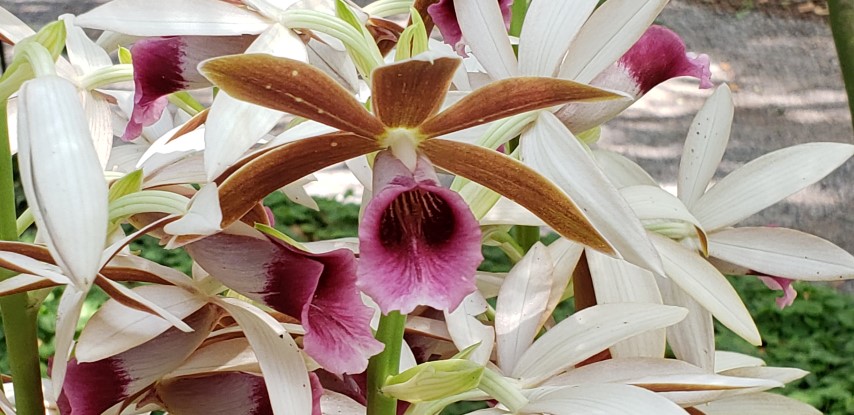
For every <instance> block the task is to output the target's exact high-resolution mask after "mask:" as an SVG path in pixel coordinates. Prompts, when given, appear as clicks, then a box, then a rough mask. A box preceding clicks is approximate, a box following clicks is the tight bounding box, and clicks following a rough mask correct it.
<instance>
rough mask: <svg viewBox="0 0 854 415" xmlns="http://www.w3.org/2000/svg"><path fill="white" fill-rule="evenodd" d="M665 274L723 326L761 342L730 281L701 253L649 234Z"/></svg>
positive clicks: (753, 340)
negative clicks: (702, 256) (701, 255)
mask: <svg viewBox="0 0 854 415" xmlns="http://www.w3.org/2000/svg"><path fill="white" fill-rule="evenodd" d="M650 238H651V239H652V242H653V243H654V244H655V247H656V248H658V252H659V253H660V254H661V260H662V262H663V263H664V271H665V274H666V275H667V276H668V277H669V278H670V279H671V280H672V281H673V282H675V283H676V284H677V285H679V287H681V288H682V289H683V290H685V292H687V293H688V294H689V295H690V296H691V297H693V298H694V299H695V300H697V302H698V303H700V304H702V305H703V307H705V308H706V309H707V310H709V312H711V313H712V315H713V316H715V318H717V319H718V321H720V322H721V323H722V324H723V325H724V326H726V327H727V328H729V329H730V330H732V331H733V332H735V334H737V335H739V336H740V337H741V338H743V339H744V340H747V341H748V342H750V344H753V345H756V346H758V345H760V344H762V339H761V338H760V336H759V330H758V329H757V328H756V324H755V323H754V322H753V318H752V317H751V316H750V313H749V312H748V311H747V308H746V307H745V306H744V303H743V302H742V301H741V298H740V297H739V296H738V293H737V292H736V291H735V289H734V288H732V285H730V283H729V281H727V279H726V277H724V276H723V275H722V274H721V273H720V272H719V271H718V270H717V269H715V267H714V266H712V265H711V264H709V263H708V262H707V261H705V260H704V259H703V258H701V257H700V255H699V254H698V253H696V252H694V251H691V250H689V249H687V248H685V247H683V246H682V245H679V244H678V243H676V242H673V241H672V240H670V239H667V238H665V237H663V236H659V235H656V234H652V233H651V234H650Z"/></svg>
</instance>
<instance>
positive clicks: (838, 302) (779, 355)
mask: <svg viewBox="0 0 854 415" xmlns="http://www.w3.org/2000/svg"><path fill="white" fill-rule="evenodd" d="M267 204H268V205H269V206H270V207H271V208H272V209H273V212H274V213H275V215H276V218H277V223H276V228H278V229H279V230H281V231H283V232H285V233H287V234H289V235H290V236H292V237H294V238H296V239H297V240H301V241H313V240H319V239H329V238H340V237H345V236H356V233H357V227H358V214H359V207H358V205H352V204H349V205H348V204H339V203H337V202H335V201H333V200H328V199H319V200H318V204H319V205H320V211H319V212H315V211H312V210H309V209H306V208H304V207H302V206H297V205H294V204H292V203H290V202H289V201H287V200H286V199H285V198H284V197H283V196H281V195H280V194H275V195H273V196H271V197H270V198H268V200H267ZM131 248H132V249H134V250H138V251H141V252H142V255H143V256H145V257H146V258H148V259H151V260H154V261H157V262H160V263H162V264H164V265H168V266H171V267H175V268H177V269H180V270H182V271H185V272H187V271H189V258H188V257H187V255H186V254H185V253H184V252H183V251H181V250H175V251H165V250H163V249H160V248H159V247H158V246H157V242H156V241H155V240H154V239H151V238H145V239H143V240H141V241H137V242H135V243H134V245H133V246H132V247H131ZM485 257H486V258H487V259H486V262H485V263H484V267H486V268H489V269H491V270H507V269H509V266H510V264H509V261H507V259H506V258H505V257H504V256H503V254H501V253H500V251H497V250H487V251H486V252H485ZM730 280H731V282H732V283H733V285H734V286H735V288H736V290H738V292H739V293H740V294H741V297H742V298H743V299H744V301H745V303H746V304H747V307H748V309H749V310H750V311H751V314H752V315H753V317H754V319H755V320H756V323H757V325H758V326H759V329H760V331H761V333H762V337H763V339H764V342H765V343H764V344H763V346H762V347H760V348H756V347H753V346H751V345H749V344H747V343H746V342H744V341H743V340H741V339H739V338H738V337H737V336H735V335H734V334H732V333H731V332H729V331H728V330H727V329H725V328H723V327H721V326H718V335H717V341H718V348H719V349H721V350H732V351H736V352H741V353H746V354H750V355H754V356H757V357H759V358H762V359H764V360H765V361H766V363H767V364H768V365H772V366H773V365H776V366H795V367H799V368H801V369H804V370H807V371H809V372H810V374H809V375H808V376H807V377H805V378H804V379H802V380H800V381H798V382H795V383H792V384H790V385H789V386H788V387H787V388H786V389H783V390H779V391H778V392H780V393H783V394H785V395H788V396H791V397H794V398H796V399H800V400H802V401H805V402H807V403H809V404H811V405H813V406H815V407H817V408H818V409H820V410H822V411H823V412H825V413H827V414H831V415H843V414H852V413H854V396H852V391H854V359H852V358H851V356H854V342H852V341H851V339H852V338H854V336H852V335H854V298H852V297H851V296H850V295H847V294H843V293H839V292H837V291H836V290H835V289H833V288H831V287H827V286H821V285H814V284H806V283H800V284H796V288H797V289H798V292H799V296H798V299H797V300H796V301H795V303H794V305H792V306H791V307H789V308H786V309H785V310H782V311H781V310H779V309H777V307H776V305H775V303H774V298H775V297H776V295H777V293H775V292H772V291H770V290H768V289H767V288H765V286H764V285H763V284H762V283H761V282H759V281H758V280H756V279H755V278H751V277H731V278H730ZM60 293H61V291H59V289H57V290H56V291H54V292H53V293H51V294H50V295H49V296H48V298H47V300H46V302H45V307H42V309H41V311H40V314H39V334H40V340H41V342H42V347H41V348H40V352H41V356H42V361H43V368H44V367H46V366H44V365H45V363H44V362H46V360H47V358H48V357H49V356H51V355H52V354H53V351H54V349H53V333H54V329H55V319H56V306H57V304H58V299H59V295H60ZM105 299H106V295H105V294H103V293H102V292H100V291H98V290H97V289H95V290H93V292H92V293H91V294H90V296H89V300H88V301H87V304H86V307H85V309H84V319H85V318H86V317H88V316H91V314H92V313H94V311H95V310H96V309H97V307H98V305H100V304H101V303H102V302H103V301H104V300H105ZM84 321H85V320H84ZM0 324H2V322H0ZM5 347H6V346H5V341H4V339H3V334H2V332H0V371H2V372H3V373H8V362H7V361H6V353H5ZM459 409H461V407H460V406H458V407H456V408H454V409H451V410H449V411H447V412H446V413H447V414H452V413H459V412H458V411H459Z"/></svg>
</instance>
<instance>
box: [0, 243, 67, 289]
mask: <svg viewBox="0 0 854 415" xmlns="http://www.w3.org/2000/svg"><path fill="white" fill-rule="evenodd" d="M21 245H23V244H20V245H18V246H21ZM14 247H15V246H14V245H12V246H10V247H9V248H14ZM21 247H22V248H23V246H21ZM7 249H8V248H7ZM45 259H52V258H50V257H49V256H48V258H45ZM0 267H3V268H6V269H8V270H10V271H15V272H20V273H24V274H33V275H38V276H39V277H41V278H44V279H47V280H50V281H52V282H53V283H55V284H71V283H72V282H71V280H70V279H68V277H66V276H65V275H62V269H60V268H59V267H57V266H56V265H53V264H49V263H46V262H42V261H39V260H37V259H33V258H31V257H29V256H27V255H22V254H19V253H16V252H6V251H0Z"/></svg>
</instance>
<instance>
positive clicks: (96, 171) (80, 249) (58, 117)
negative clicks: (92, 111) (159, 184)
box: [18, 76, 107, 287]
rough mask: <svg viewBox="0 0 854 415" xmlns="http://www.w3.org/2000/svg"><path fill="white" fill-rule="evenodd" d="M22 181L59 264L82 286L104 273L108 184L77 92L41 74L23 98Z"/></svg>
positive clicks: (24, 89) (60, 80) (66, 83)
mask: <svg viewBox="0 0 854 415" xmlns="http://www.w3.org/2000/svg"><path fill="white" fill-rule="evenodd" d="M19 100H20V101H19V102H18V104H19V105H20V107H19V112H18V128H19V131H18V133H19V136H18V141H19V143H18V144H19V146H20V151H21V154H20V155H19V163H20V169H21V183H22V185H23V187H24V193H25V194H26V196H27V201H28V202H29V203H30V207H31V208H32V210H33V215H34V216H35V219H36V224H37V225H38V228H39V230H40V231H42V232H44V233H45V236H46V237H47V238H46V239H47V242H48V248H49V249H50V252H51V255H52V256H53V258H54V259H55V260H56V262H57V264H58V265H59V266H60V267H61V268H62V269H63V270H65V273H66V275H68V276H69V277H70V278H71V279H72V280H74V281H75V282H76V283H78V284H80V285H81V287H88V286H89V285H90V284H91V282H92V281H93V280H94V278H95V274H96V273H97V272H98V269H100V266H99V259H100V256H101V250H102V249H103V247H104V242H105V241H106V235H107V186H106V184H105V182H104V175H103V172H102V169H101V165H100V163H99V161H98V156H97V154H96V153H95V149H94V147H93V146H92V138H91V135H90V134H89V127H88V126H87V122H86V116H85V114H84V113H83V109H82V107H81V105H80V101H79V100H78V99H77V89H76V88H75V87H74V86H73V85H72V84H71V83H70V82H69V81H67V80H65V79H63V78H59V77H55V76H43V77H39V78H36V79H34V80H31V81H28V82H26V83H25V84H24V85H23V86H22V87H21V91H20V95H19Z"/></svg>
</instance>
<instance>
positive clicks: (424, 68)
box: [371, 51, 461, 128]
mask: <svg viewBox="0 0 854 415" xmlns="http://www.w3.org/2000/svg"><path fill="white" fill-rule="evenodd" d="M460 62H461V59H459V58H457V57H455V56H448V55H442V54H439V53H437V52H432V51H428V52H424V53H422V54H419V55H417V56H414V57H413V58H412V59H407V60H405V61H401V62H397V63H393V64H391V65H385V66H381V67H379V68H377V69H374V71H373V72H372V73H371V79H372V80H373V82H372V87H371V99H372V100H373V103H374V113H376V115H377V118H379V119H380V121H382V122H383V124H385V125H386V126H388V127H391V128H395V127H404V128H410V127H416V126H418V125H419V124H421V123H422V122H423V121H424V120H425V119H427V117H429V116H431V115H433V114H435V113H436V112H438V111H439V107H441V105H442V102H443V101H444V99H445V94H446V93H447V92H448V87H449V86H450V85H451V79H452V78H453V76H454V72H456V70H457V67H458V66H460Z"/></svg>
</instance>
